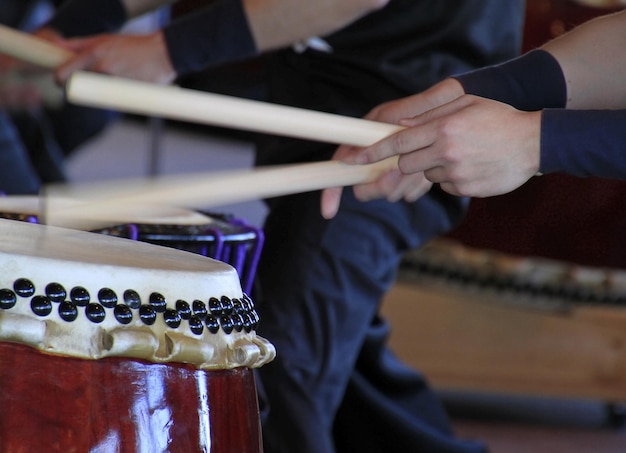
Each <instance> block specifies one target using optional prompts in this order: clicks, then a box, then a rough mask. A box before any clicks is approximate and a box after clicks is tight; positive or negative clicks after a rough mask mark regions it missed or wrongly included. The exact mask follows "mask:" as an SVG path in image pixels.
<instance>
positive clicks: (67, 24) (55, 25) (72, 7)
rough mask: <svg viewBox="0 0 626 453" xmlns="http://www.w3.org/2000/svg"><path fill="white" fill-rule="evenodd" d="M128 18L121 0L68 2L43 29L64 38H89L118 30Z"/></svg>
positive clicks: (77, 0) (76, 0) (79, 0)
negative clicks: (53, 31)
mask: <svg viewBox="0 0 626 453" xmlns="http://www.w3.org/2000/svg"><path fill="white" fill-rule="evenodd" d="M127 18H128V15H127V12H126V8H125V7H124V4H123V3H122V2H121V0H89V1H85V0H68V1H66V2H65V3H63V4H62V6H61V7H59V9H58V10H57V12H56V13H55V14H54V16H53V17H52V19H50V21H48V23H47V24H46V25H45V26H44V28H48V29H53V30H55V31H56V32H58V33H59V34H60V35H62V36H63V37H65V38H74V37H79V36H89V35H95V34H100V33H106V32H112V31H116V30H118V29H119V28H120V27H121V26H122V25H124V23H125V22H126V20H127Z"/></svg>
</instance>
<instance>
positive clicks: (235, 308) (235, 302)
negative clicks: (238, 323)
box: [233, 299, 246, 315]
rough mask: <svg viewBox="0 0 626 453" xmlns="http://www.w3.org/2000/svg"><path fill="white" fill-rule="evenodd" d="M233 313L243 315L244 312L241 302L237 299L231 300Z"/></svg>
mask: <svg viewBox="0 0 626 453" xmlns="http://www.w3.org/2000/svg"><path fill="white" fill-rule="evenodd" d="M233 311H234V312H235V313H237V314H238V315H240V314H242V313H244V312H245V311H246V310H245V308H244V306H243V302H241V300H239V299H233Z"/></svg>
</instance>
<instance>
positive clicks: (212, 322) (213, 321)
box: [204, 315, 220, 333]
mask: <svg viewBox="0 0 626 453" xmlns="http://www.w3.org/2000/svg"><path fill="white" fill-rule="evenodd" d="M204 322H205V324H206V328H207V329H209V332H211V333H217V332H218V331H219V330H220V323H219V321H218V320H217V318H216V317H215V316H213V315H208V316H207V317H206V319H205V320H204Z"/></svg>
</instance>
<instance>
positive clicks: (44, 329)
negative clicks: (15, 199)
mask: <svg viewBox="0 0 626 453" xmlns="http://www.w3.org/2000/svg"><path fill="white" fill-rule="evenodd" d="M258 321H259V319H258V316H257V314H256V312H255V310H254V305H253V303H252V301H251V300H250V298H249V297H248V296H247V295H245V294H244V293H243V291H242V290H241V286H240V282H239V278H238V276H237V273H236V272H235V270H234V269H233V268H232V267H231V266H229V265H227V264H225V263H221V262H218V261H215V260H213V259H210V258H207V257H203V256H200V255H197V254H193V253H189V252H185V251H180V250H174V249H170V248H166V247H160V246H157V245H153V244H145V243H141V242H136V241H131V240H127V239H120V238H114V237H109V236H105V235H101V234H95V233H87V232H81V231H74V230H66V229H63V228H54V227H47V226H43V225H38V224H29V223H25V222H20V221H12V220H0V452H3V453H4V452H11V453H15V452H22V451H23V452H31V451H45V452H64V453H65V452H81V453H82V452H94V453H95V452H98V453H109V452H146V453H148V452H149V453H157V452H171V453H176V452H181V453H193V452H218V453H230V452H233V453H244V452H253V453H257V452H260V451H262V439H261V430H260V419H259V409H258V402H257V391H256V386H255V381H254V373H253V368H255V367H258V366H262V365H264V364H265V363H267V362H269V361H270V360H272V359H273V357H274V354H275V353H274V348H273V346H272V345H271V344H270V343H269V342H267V341H266V340H265V339H263V338H261V337H259V336H257V335H256V332H255V329H256V325H257V323H258Z"/></svg>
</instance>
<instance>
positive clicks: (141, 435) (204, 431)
mask: <svg viewBox="0 0 626 453" xmlns="http://www.w3.org/2000/svg"><path fill="white" fill-rule="evenodd" d="M0 388H2V391H1V392H0V407H1V408H2V413H1V415H0V439H2V441H0V451H2V452H7V453H8V452H11V453H18V452H25V453H26V452H33V451H40V452H44V451H45V452H63V453H66V452H67V453H69V452H76V453H83V452H91V451H97V452H107V453H108V452H138V453H139V452H141V453H143V452H145V453H153V452H162V451H163V452H164V451H168V452H184V453H187V452H189V453H193V452H259V451H262V446H261V432H260V427H259V411H258V403H257V393H256V387H255V382H254V377H253V372H252V370H251V369H250V368H235V369H231V370H213V371H207V370H198V369H196V368H195V367H194V366H191V365H184V364H155V363H149V362H146V361H140V360H130V359H121V358H106V359H101V360H83V359H76V358H70V357H60V356H53V355H49V354H44V353H41V352H39V351H36V350H34V349H33V348H31V347H28V346H23V345H18V344H12V343H0Z"/></svg>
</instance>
